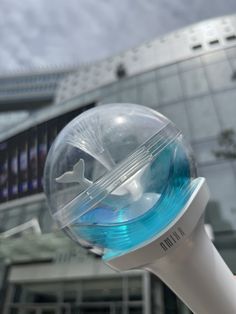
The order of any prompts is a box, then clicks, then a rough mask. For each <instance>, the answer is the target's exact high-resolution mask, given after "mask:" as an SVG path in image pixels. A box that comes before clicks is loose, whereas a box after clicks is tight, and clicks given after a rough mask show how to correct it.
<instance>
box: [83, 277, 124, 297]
mask: <svg viewBox="0 0 236 314" xmlns="http://www.w3.org/2000/svg"><path fill="white" fill-rule="evenodd" d="M82 290H83V292H82V298H83V301H84V302H94V301H98V302H102V301H120V300H122V279H121V278H109V279H103V280H102V281H101V280H87V281H84V282H83V283H82Z"/></svg>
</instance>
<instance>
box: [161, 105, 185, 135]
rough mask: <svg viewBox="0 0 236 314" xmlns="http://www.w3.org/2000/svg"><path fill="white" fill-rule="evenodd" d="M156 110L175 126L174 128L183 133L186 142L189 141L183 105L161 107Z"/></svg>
mask: <svg viewBox="0 0 236 314" xmlns="http://www.w3.org/2000/svg"><path fill="white" fill-rule="evenodd" d="M158 110H159V111H160V112H161V113H162V114H164V115H165V116H167V117H168V118H169V119H170V120H172V121H173V122H174V123H175V124H176V126H177V127H178V128H179V129H180V130H181V131H182V132H183V134H184V136H185V138H186V139H187V140H190V139H191V132H190V128H189V123H188V117H187V114H186V110H185V105H184V104H183V103H178V104H175V105H170V106H162V107H160V108H158Z"/></svg>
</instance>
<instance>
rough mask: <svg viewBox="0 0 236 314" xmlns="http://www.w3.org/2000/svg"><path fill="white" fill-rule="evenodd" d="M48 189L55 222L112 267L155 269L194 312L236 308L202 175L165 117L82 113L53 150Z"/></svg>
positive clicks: (127, 111)
mask: <svg viewBox="0 0 236 314" xmlns="http://www.w3.org/2000/svg"><path fill="white" fill-rule="evenodd" d="M45 193H46V195H47V199H48V203H49V207H50V210H51V213H52V216H53V218H54V219H55V220H56V221H57V222H58V224H59V226H60V227H61V228H62V229H63V230H64V231H65V232H66V233H67V234H68V235H69V236H70V237H71V238H72V239H74V240H75V241H77V242H78V243H80V244H81V245H82V246H84V247H86V248H88V249H90V250H91V251H93V252H96V253H98V254H101V255H102V256H103V259H104V261H105V262H106V263H107V264H109V265H110V266H111V267H113V268H116V269H119V270H125V269H132V268H145V269H148V270H150V271H151V272H153V273H155V274H157V275H158V276H159V277H160V278H161V279H162V280H163V281H165V282H166V283H167V285H169V286H170V287H171V288H172V289H173V290H174V291H175V292H176V293H177V294H178V295H179V297H180V298H181V299H182V300H183V301H184V302H185V303H186V304H187V305H188V306H189V307H190V308H191V309H192V311H193V312H195V313H199V314H211V313H212V314H213V313H214V314H215V313H228V314H233V313H236V301H235V300H236V298H235V297H232V295H236V284H235V283H234V280H233V275H232V274H231V272H230V270H229V269H228V268H227V266H226V265H225V263H224V262H223V260H222V259H221V257H220V256H219V254H218V252H217V251H216V249H215V248H214V246H213V245H212V243H211V242H210V240H209V239H208V237H207V236H206V234H205V231H204V223H203V212H204V209H205V206H206V204H207V201H208V189H207V186H206V183H205V180H204V179H203V178H197V177H196V170H195V166H194V160H193V158H192V155H191V154H190V151H189V148H188V147H187V145H186V143H185V142H184V139H183V136H182V134H181V132H180V131H179V130H178V129H177V128H176V127H175V125H174V124H173V123H172V122H171V121H169V120H168V119H167V118H166V117H164V116H163V115H161V114H159V113H157V112H156V111H154V110H152V109H149V108H146V107H143V106H138V105H132V104H112V105H105V106H99V107H97V108H94V109H91V110H88V111H86V112H84V113H83V114H81V115H80V116H78V117H77V118H75V119H74V120H73V121H72V122H70V123H69V124H68V125H67V126H66V127H65V128H64V129H63V130H62V131H61V133H60V134H59V135H58V137H57V139H56V140H55V142H54V144H53V146H52V148H51V149H50V152H49V155H48V158H47V162H46V166H45ZM229 290H230V291H229ZM226 291H227V292H226ZM222 299H223V300H222Z"/></svg>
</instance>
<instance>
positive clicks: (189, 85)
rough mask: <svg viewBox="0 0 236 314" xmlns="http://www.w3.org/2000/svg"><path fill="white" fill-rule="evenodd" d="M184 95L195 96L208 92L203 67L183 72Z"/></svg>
mask: <svg viewBox="0 0 236 314" xmlns="http://www.w3.org/2000/svg"><path fill="white" fill-rule="evenodd" d="M181 78H182V84H183V90H184V95H185V96H186V97H188V98H189V97H194V96H198V95H202V94H205V93H207V92H208V84H207V79H206V76H205V73H204V70H203V69H202V68H199V69H194V70H191V71H188V72H184V73H181Z"/></svg>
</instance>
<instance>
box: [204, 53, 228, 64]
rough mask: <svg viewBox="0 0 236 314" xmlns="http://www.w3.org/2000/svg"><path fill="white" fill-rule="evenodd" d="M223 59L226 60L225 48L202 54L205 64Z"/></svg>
mask: <svg viewBox="0 0 236 314" xmlns="http://www.w3.org/2000/svg"><path fill="white" fill-rule="evenodd" d="M223 60H226V53H225V51H224V50H218V51H214V52H211V53H207V54H205V55H203V56H202V62H203V63H205V64H209V63H214V62H219V61H223Z"/></svg>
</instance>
